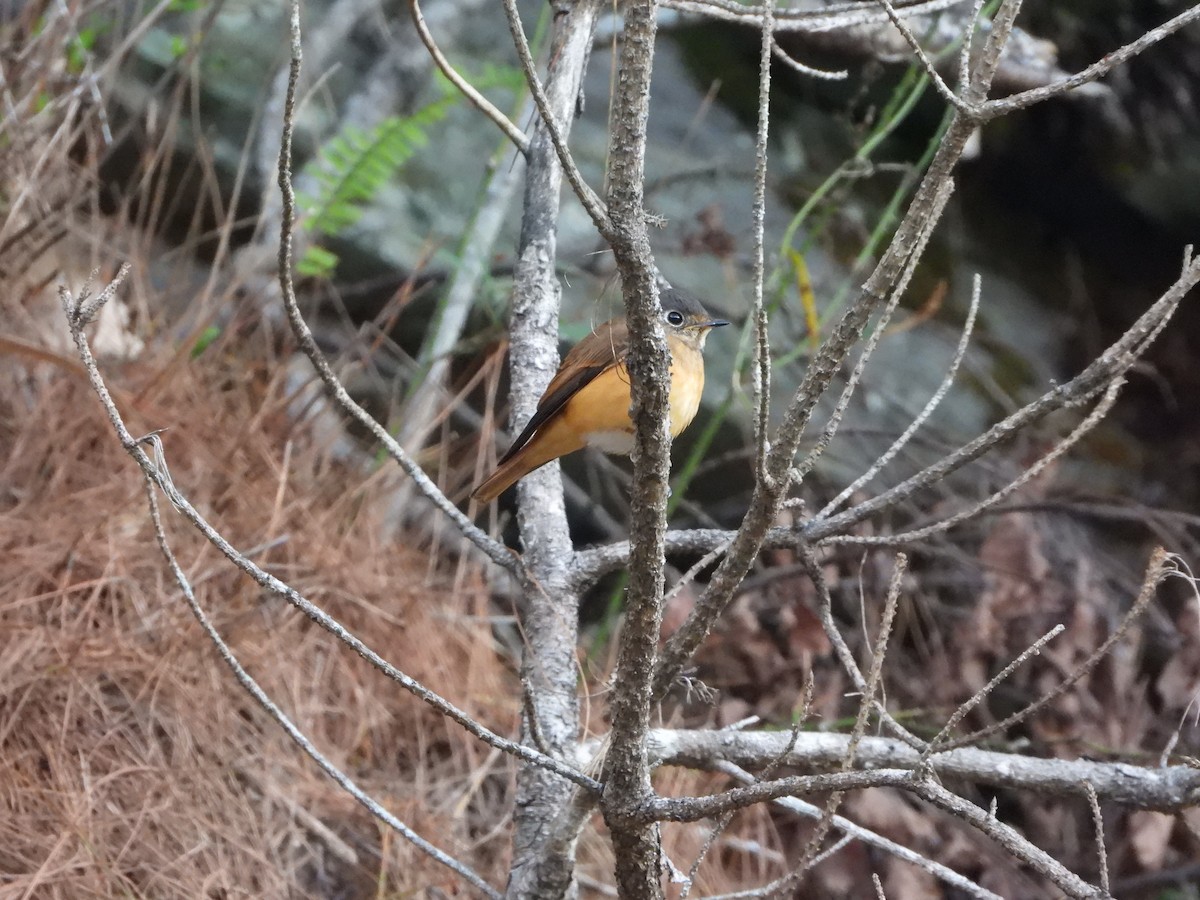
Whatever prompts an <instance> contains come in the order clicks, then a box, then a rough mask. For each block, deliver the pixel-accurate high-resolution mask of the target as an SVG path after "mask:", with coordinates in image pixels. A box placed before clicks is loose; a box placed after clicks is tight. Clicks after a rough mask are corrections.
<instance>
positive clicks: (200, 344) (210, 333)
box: [192, 325, 221, 359]
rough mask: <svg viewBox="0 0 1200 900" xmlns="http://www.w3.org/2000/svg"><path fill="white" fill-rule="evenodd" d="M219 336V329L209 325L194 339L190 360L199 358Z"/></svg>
mask: <svg viewBox="0 0 1200 900" xmlns="http://www.w3.org/2000/svg"><path fill="white" fill-rule="evenodd" d="M220 336H221V329H220V328H219V327H218V326H216V325H209V326H208V327H207V328H205V329H204V330H203V331H202V332H200V336H199V337H198V338H196V343H194V344H192V359H195V358H196V357H198V356H200V355H201V354H202V353H203V352H204V351H205V350H207V349H208V348H209V347H210V346H211V345H212V342H213V341H215V340H216V339H217V338H219V337H220Z"/></svg>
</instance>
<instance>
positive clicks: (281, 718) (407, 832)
mask: <svg viewBox="0 0 1200 900" xmlns="http://www.w3.org/2000/svg"><path fill="white" fill-rule="evenodd" d="M142 476H143V479H144V482H145V487H146V502H147V503H148V505H149V507H150V521H151V522H152V523H153V525H154V536H155V538H156V539H157V541H158V546H159V549H160V550H161V551H162V554H163V556H164V557H165V558H166V560H167V566H168V567H169V568H170V570H171V574H172V575H173V576H174V578H175V583H176V584H178V585H179V590H180V592H181V593H182V594H183V597H184V599H185V600H186V601H187V605H188V606H189V607H190V608H191V611H192V615H194V616H195V617H196V621H198V622H199V623H200V627H201V628H203V629H204V633H205V634H206V635H207V636H208V639H209V641H211V642H212V644H213V646H214V647H216V649H217V653H218V655H219V656H220V657H221V659H222V660H224V662H225V664H226V665H228V666H229V668H230V669H231V670H232V671H233V675H234V677H235V678H236V679H237V681H238V683H239V684H240V685H241V686H242V688H243V689H244V690H245V691H246V692H247V693H248V694H249V695H250V696H251V697H252V698H253V699H254V702H255V703H257V704H258V705H259V706H260V707H262V708H263V709H264V710H265V711H266V713H267V715H269V716H270V717H271V718H272V719H274V720H275V722H276V724H277V725H279V727H280V728H282V729H283V730H284V732H285V733H286V734H287V736H288V737H290V738H291V739H292V741H293V742H294V743H295V744H296V746H298V747H299V748H300V749H301V750H302V751H303V752H304V753H305V754H306V755H307V756H308V757H309V758H310V759H311V760H312V761H313V762H315V763H316V764H317V765H318V766H319V767H320V768H321V770H322V771H323V772H325V774H326V775H328V776H329V777H330V778H332V779H333V780H334V781H335V782H337V785H338V786H339V787H340V788H341V789H342V790H344V791H345V792H346V793H347V794H349V795H350V796H351V797H353V798H354V799H355V800H357V801H358V802H359V803H360V804H361V805H362V806H363V807H365V808H366V809H367V811H368V812H370V813H371V815H373V816H374V817H375V818H377V819H379V821H381V822H383V823H384V824H385V825H387V826H388V827H389V828H392V829H393V830H394V831H396V832H397V833H398V834H399V835H400V836H401V837H403V838H404V839H405V840H406V841H408V842H409V843H411V844H412V845H413V846H414V847H416V848H417V849H418V850H420V851H421V852H422V853H425V854H426V855H427V856H429V857H430V858H431V859H434V860H436V861H437V862H439V863H441V864H442V865H443V866H446V867H447V868H448V869H450V870H452V871H454V872H456V873H457V874H458V875H460V876H461V877H462V878H464V879H465V880H466V881H468V882H469V883H471V884H472V885H474V886H475V887H477V888H478V889H479V890H480V891H482V892H483V894H484V895H485V896H487V897H490V898H494V900H500V898H501V897H502V896H503V895H502V894H501V893H500V892H499V891H497V890H496V889H495V888H494V887H492V886H491V885H490V884H488V883H487V882H486V881H485V880H484V879H483V877H482V876H481V875H480V874H479V873H478V872H476V871H475V870H474V869H472V868H471V867H470V866H468V865H467V864H466V863H464V862H461V861H460V860H457V859H455V858H454V857H453V856H450V854H448V853H446V852H445V851H444V850H442V849H440V848H438V847H436V846H434V845H433V844H431V843H429V841H427V840H425V838H423V837H421V836H420V835H419V834H417V833H416V832H415V831H413V830H412V829H411V828H409V827H408V826H407V825H405V824H404V823H403V822H402V821H400V820H399V819H398V818H396V817H395V816H394V815H392V813H390V812H388V811H387V810H386V809H385V808H384V807H383V806H381V805H380V804H379V803H378V802H377V801H376V800H375V799H374V798H373V797H371V795H370V794H368V793H367V792H366V791H364V790H363V789H362V788H360V787H359V786H358V785H357V784H355V783H354V780H353V779H352V778H350V776H349V775H347V774H346V773H345V772H343V771H342V770H341V769H339V768H338V767H337V766H335V765H334V764H333V762H332V761H331V760H330V759H329V758H328V757H326V756H325V754H323V753H322V752H321V751H320V750H318V749H317V747H316V745H315V744H313V742H312V741H311V740H309V738H308V736H307V735H306V734H305V733H304V732H303V731H301V730H300V728H299V727H297V726H296V724H295V723H294V722H292V720H291V719H290V718H288V716H287V714H286V713H284V711H283V710H282V709H280V708H279V707H278V706H277V705H276V704H275V702H274V701H273V700H272V699H271V698H270V696H268V695H267V692H266V691H264V690H263V689H262V687H261V686H260V685H259V684H258V682H257V681H255V680H254V679H253V678H252V677H251V676H250V673H248V672H247V671H246V670H245V669H244V668H243V667H242V664H241V663H240V662H239V661H238V659H237V656H236V655H235V654H234V652H233V649H232V648H231V647H230V646H229V645H228V644H227V643H226V642H225V640H224V639H223V638H222V637H221V635H220V632H218V631H217V629H216V626H214V625H213V623H212V620H210V619H209V618H208V614H207V613H205V611H204V608H203V607H202V606H200V602H199V600H197V599H196V595H195V593H194V592H193V591H192V586H191V584H190V583H189V582H188V578H187V576H186V575H185V574H184V572H183V569H182V568H181V567H180V565H179V563H178V561H177V560H176V559H175V554H174V552H173V551H172V550H171V547H170V544H169V543H168V542H167V534H166V532H165V531H164V530H163V525H162V518H161V516H160V515H159V510H158V498H157V497H156V496H155V495H154V488H155V485H156V483H157V482H156V481H155V480H154V479H153V478H151V477H150V476H149V475H148V474H147V473H145V472H143V473H142ZM168 496H169V495H168Z"/></svg>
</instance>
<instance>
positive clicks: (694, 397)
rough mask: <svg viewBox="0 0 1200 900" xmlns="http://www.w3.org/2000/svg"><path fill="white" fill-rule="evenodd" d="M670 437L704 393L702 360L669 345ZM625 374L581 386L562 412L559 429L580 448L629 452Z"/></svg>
mask: <svg viewBox="0 0 1200 900" xmlns="http://www.w3.org/2000/svg"><path fill="white" fill-rule="evenodd" d="M670 345H671V394H670V400H669V403H670V411H669V415H670V422H671V437H678V436H679V434H680V432H682V431H683V430H684V429H685V428H687V427H688V425H689V424H690V423H691V421H692V419H694V418H695V417H696V413H697V411H699V409H700V397H701V395H702V394H703V393H704V360H703V357H702V356H701V355H700V351H699V350H698V349H696V348H694V347H691V346H689V345H687V344H685V343H684V342H683V341H679V340H675V339H671V341H670ZM629 389H630V388H629V372H628V370H627V369H626V368H625V366H624V365H623V364H618V365H615V366H613V367H612V368H611V369H607V370H605V371H604V372H601V373H600V374H599V375H597V376H596V377H595V378H593V379H592V380H591V381H590V382H588V383H587V384H586V385H584V386H583V387H582V388H581V389H580V390H579V392H578V393H577V394H575V396H573V397H572V398H571V399H570V400H569V401H568V402H567V405H566V407H565V408H564V409H563V411H562V419H563V424H564V425H566V426H567V427H568V428H569V429H570V430H571V431H573V432H574V433H575V434H576V435H578V436H579V439H580V441H581V443H583V444H587V445H588V446H591V447H595V448H597V449H599V450H603V451H604V452H605V453H621V454H624V453H629V452H630V451H632V450H633V422H632V421H630V418H629V403H630V399H629Z"/></svg>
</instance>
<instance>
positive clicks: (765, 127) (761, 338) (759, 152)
mask: <svg viewBox="0 0 1200 900" xmlns="http://www.w3.org/2000/svg"><path fill="white" fill-rule="evenodd" d="M774 12H775V0H766V2H765V3H764V4H763V13H762V34H761V47H760V50H759V55H758V128H757V131H756V134H755V141H754V208H753V212H752V214H751V224H752V227H753V229H754V250H753V260H754V309H753V314H754V362H755V367H754V383H753V393H754V406H755V409H756V415H755V418H754V477H755V480H756V481H759V482H763V483H765V482H766V480H767V426H768V423H769V421H770V416H771V342H770V338H769V323H768V322H767V308H766V306H765V305H764V304H763V266H764V247H765V237H764V231H765V227H766V218H767V138H768V136H769V134H770V125H771V47H772V46H774V43H775V39H774V37H773V36H772V30H773V27H774V24H775V18H774Z"/></svg>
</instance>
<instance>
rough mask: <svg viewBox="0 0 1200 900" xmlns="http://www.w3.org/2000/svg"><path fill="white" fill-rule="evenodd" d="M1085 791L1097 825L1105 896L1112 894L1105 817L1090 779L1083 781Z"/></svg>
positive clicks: (1101, 875) (1098, 859)
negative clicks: (1105, 836)
mask: <svg viewBox="0 0 1200 900" xmlns="http://www.w3.org/2000/svg"><path fill="white" fill-rule="evenodd" d="M1083 790H1084V793H1085V794H1087V798H1088V806H1089V807H1091V810H1092V824H1094V825H1095V827H1096V856H1097V861H1098V862H1099V864H1100V890H1102V891H1104V896H1106V897H1107V896H1110V895H1111V893H1112V892H1111V891H1110V890H1109V883H1108V850H1107V849H1105V846H1104V817H1103V816H1102V815H1101V814H1100V798H1099V797H1097V796H1096V789H1095V788H1094V787H1092V784H1091V782H1090V781H1085V782H1084V783H1083Z"/></svg>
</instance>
